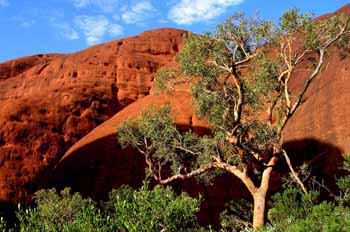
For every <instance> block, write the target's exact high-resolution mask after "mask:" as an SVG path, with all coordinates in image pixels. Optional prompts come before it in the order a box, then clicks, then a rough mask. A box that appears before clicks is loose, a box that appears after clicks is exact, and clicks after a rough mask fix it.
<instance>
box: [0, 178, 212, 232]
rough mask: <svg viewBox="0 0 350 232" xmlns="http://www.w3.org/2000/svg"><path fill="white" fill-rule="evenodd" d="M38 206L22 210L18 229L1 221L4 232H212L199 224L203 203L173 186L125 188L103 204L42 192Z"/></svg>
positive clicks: (64, 193)
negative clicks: (177, 192)
mask: <svg viewBox="0 0 350 232" xmlns="http://www.w3.org/2000/svg"><path fill="white" fill-rule="evenodd" d="M35 203H36V206H35V207H33V208H28V209H21V208H19V210H18V212H17V219H18V224H17V225H16V227H14V228H7V227H6V223H5V221H4V220H3V219H2V218H1V219H0V231H4V232H5V231H9V232H10V231H21V232H22V231H23V232H25V231H28V232H29V231H30V232H32V231H42V232H46V231H48V232H56V231H57V232H58V231H60V232H61V231H62V232H65V231H66V232H74V231H76V232H85V231H94V232H95V231H97V232H98V231H101V232H108V231H111V232H112V231H129V232H139V231H145V232H153V231H154V232H159V231H168V232H175V231H180V232H181V231H183V232H185V231H203V232H204V231H210V230H207V229H205V228H202V227H200V226H199V225H198V223H197V218H196V214H197V212H198V211H199V204H200V200H199V199H195V198H191V197H189V196H188V195H187V194H185V193H182V194H180V195H176V194H175V193H174V192H173V191H172V189H171V188H170V187H167V188H163V187H160V186H156V187H155V188H154V189H152V190H150V189H149V188H148V186H147V185H145V186H143V187H142V188H141V189H139V190H133V189H131V188H128V187H121V188H120V189H118V190H113V191H111V192H110V198H109V200H108V201H107V202H102V203H101V205H97V204H96V203H95V202H93V201H92V200H91V199H84V198H82V197H81V195H80V194H78V193H74V194H72V193H70V190H69V189H64V190H63V191H61V192H60V193H57V192H56V190H54V189H50V190H41V191H39V192H37V193H36V194H35Z"/></svg>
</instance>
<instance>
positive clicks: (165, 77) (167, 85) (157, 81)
mask: <svg viewBox="0 0 350 232" xmlns="http://www.w3.org/2000/svg"><path fill="white" fill-rule="evenodd" d="M176 74H177V73H176V70H172V69H161V70H159V71H158V72H157V74H156V76H155V77H154V80H153V89H154V92H155V94H159V93H160V92H162V91H163V90H167V91H169V90H172V89H173V87H174V85H176V83H177V82H178V80H177V79H176V77H177V76H176Z"/></svg>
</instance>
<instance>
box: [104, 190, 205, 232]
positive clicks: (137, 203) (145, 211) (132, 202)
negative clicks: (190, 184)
mask: <svg viewBox="0 0 350 232" xmlns="http://www.w3.org/2000/svg"><path fill="white" fill-rule="evenodd" d="M199 203H200V201H199V200H197V199H193V198H191V197H189V196H188V195H187V194H185V193H182V194H181V195H180V196H176V195H175V194H174V192H173V191H172V190H171V189H170V188H169V187H168V188H162V187H160V186H156V187H155V188H154V189H153V190H152V191H150V190H148V188H147V186H144V187H142V188H141V189H140V190H138V191H134V190H131V189H130V188H128V187H122V188H120V189H118V190H114V191H112V192H111V193H110V200H109V201H108V202H107V208H108V209H109V212H110V215H111V220H112V222H113V223H114V224H115V225H116V227H117V228H119V229H125V230H126V231H130V232H138V231H149V232H151V231H154V232H158V231H196V230H197V229H198V230H199V229H200V227H199V226H198V224H197V220H196V213H197V212H198V211H199Z"/></svg>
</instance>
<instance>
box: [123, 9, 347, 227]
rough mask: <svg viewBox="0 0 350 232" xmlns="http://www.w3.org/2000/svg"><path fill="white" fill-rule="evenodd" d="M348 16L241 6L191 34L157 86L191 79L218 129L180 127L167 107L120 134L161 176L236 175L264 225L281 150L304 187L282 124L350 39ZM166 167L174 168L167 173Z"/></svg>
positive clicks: (200, 111)
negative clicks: (269, 15)
mask: <svg viewBox="0 0 350 232" xmlns="http://www.w3.org/2000/svg"><path fill="white" fill-rule="evenodd" d="M348 21H349V19H348V17H345V16H343V15H336V16H332V17H330V18H328V19H326V20H323V21H319V22H313V21H312V19H311V17H310V15H308V14H299V13H298V11H297V10H296V9H292V10H289V11H287V12H285V13H284V14H283V15H282V17H281V19H280V22H279V24H278V25H277V26H275V25H273V23H272V22H269V21H264V20H262V19H260V18H258V17H256V16H254V17H251V18H246V17H245V16H244V15H243V14H242V13H238V14H235V15H233V16H232V17H229V18H228V19H227V21H226V22H225V23H223V24H219V25H218V26H217V30H216V31H215V32H213V33H207V34H205V35H189V37H188V39H187V40H186V44H185V46H184V48H183V49H182V51H181V53H180V54H179V55H178V57H177V61H178V62H179V64H180V70H179V71H178V72H176V71H174V70H170V71H162V72H161V73H160V75H159V76H158V77H157V78H156V79H155V86H158V87H163V88H167V89H168V90H169V89H172V90H176V85H177V83H179V82H183V81H186V82H189V83H190V84H191V91H190V92H191V96H192V101H193V104H194V107H195V110H196V113H197V115H198V116H199V117H200V118H204V119H206V120H207V121H208V122H209V124H210V127H211V129H212V134H211V135H210V136H204V137H201V138H200V137H197V136H196V135H193V134H192V133H190V132H186V133H180V132H179V131H178V130H177V128H176V127H175V126H174V122H173V121H172V120H171V118H170V117H169V115H168V114H169V108H167V107H166V108H162V109H160V110H159V111H156V110H154V109H151V110H148V111H146V112H144V114H143V115H142V116H143V117H141V118H138V119H135V120H132V121H129V122H126V123H125V124H123V125H122V126H121V128H119V129H118V135H119V137H118V139H119V142H120V143H121V144H122V145H125V146H126V145H131V146H133V147H135V148H137V149H138V150H139V152H140V153H141V154H143V155H144V157H145V159H146V162H147V165H148V171H149V174H150V175H151V176H153V177H154V179H156V180H157V181H158V182H159V183H161V184H167V183H170V182H171V181H174V180H177V179H186V178H190V177H193V176H197V175H200V174H203V173H207V172H208V171H210V170H213V169H219V170H222V171H226V172H229V173H231V174H233V175H235V176H236V177H238V178H239V179H240V180H241V181H242V183H243V184H244V185H245V186H246V187H247V189H248V190H249V192H250V193H251V195H252V197H253V200H254V210H253V211H254V212H253V227H254V228H258V227H260V226H262V225H264V221H265V220H264V215H265V203H266V198H267V192H268V190H269V182H270V176H271V173H272V171H273V168H274V167H275V165H276V163H277V162H278V160H279V159H280V158H281V157H284V158H285V159H286V160H287V164H288V165H289V168H290V169H291V171H292V173H293V174H294V177H295V178H296V179H297V180H298V182H299V184H300V185H301V186H302V187H303V184H302V183H301V181H300V180H299V178H298V176H297V175H296V174H295V172H294V170H293V168H292V165H291V162H290V160H289V157H288V155H287V153H286V152H285V151H284V150H283V149H282V143H283V130H284V128H285V126H286V124H287V122H288V120H289V119H290V118H291V117H292V116H293V114H294V113H295V112H296V111H297V109H298V108H299V107H300V105H301V103H302V100H303V97H304V95H305V92H306V91H307V89H308V87H309V86H310V84H311V82H312V81H313V80H314V79H315V78H316V77H317V76H318V75H319V73H320V72H321V71H322V67H323V65H324V63H325V61H324V58H325V54H326V51H327V49H328V48H329V47H330V46H332V45H334V44H337V45H341V44H344V42H346V41H347V37H346V34H347V33H348V32H349V27H348ZM301 66H302V67H303V68H304V69H306V71H304V73H306V75H307V77H306V79H305V82H304V86H303V88H302V89H301V90H300V92H298V93H296V92H294V93H293V94H292V93H291V90H290V88H289V82H290V80H291V78H292V76H293V75H294V76H295V75H296V71H297V70H298V69H299V68H300V67H301ZM164 167H171V169H172V173H171V175H169V176H166V177H165V178H164V177H162V169H163V168H164ZM303 189H304V191H305V192H306V189H305V188H304V187H303Z"/></svg>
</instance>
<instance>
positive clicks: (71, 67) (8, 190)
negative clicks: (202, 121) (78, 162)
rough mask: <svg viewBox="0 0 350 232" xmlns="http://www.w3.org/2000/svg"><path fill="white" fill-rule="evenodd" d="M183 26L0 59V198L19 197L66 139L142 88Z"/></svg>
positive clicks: (168, 59)
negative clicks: (58, 51)
mask: <svg viewBox="0 0 350 232" xmlns="http://www.w3.org/2000/svg"><path fill="white" fill-rule="evenodd" d="M184 34H185V31H182V30H176V29H160V30H154V31H148V32H145V33H142V34H140V35H139V36H135V37H130V38H125V39H121V40H116V41H112V42H109V43H105V44H101V45H97V46H93V47H91V48H89V49H86V50H84V51H81V52H77V53H74V54H69V55H37V56H31V57H25V58H20V59H17V60H14V61H8V62H5V63H2V64H0V105H1V108H0V201H5V202H7V201H18V200H20V199H25V198H26V197H27V196H28V195H27V193H28V191H29V192H31V191H34V190H36V188H37V187H38V185H40V184H41V182H42V180H45V178H47V177H46V176H47V175H48V174H49V173H50V172H51V167H52V166H54V165H55V164H56V162H57V161H58V160H59V159H60V158H61V157H62V155H63V154H64V152H65V151H66V150H67V149H68V148H69V147H70V146H71V145H73V144H74V143H75V142H76V141H78V140H79V139H80V138H81V137H83V136H84V135H86V134H87V133H89V132H90V131H91V130H92V129H93V128H95V127H96V126H97V125H99V124H101V123H102V122H104V121H105V120H107V119H109V118H110V117H111V116H113V115H114V114H115V113H116V112H118V111H119V110H120V109H122V108H123V107H125V106H126V105H128V104H129V103H131V102H133V101H135V100H137V99H139V98H142V97H144V96H146V95H147V94H148V93H149V90H150V88H151V83H152V80H153V77H154V74H155V73H156V71H157V69H158V68H160V67H163V66H173V65H175V62H174V61H173V57H174V56H175V54H176V53H177V52H178V51H179V49H180V48H181V46H182V44H183V35H184ZM42 176H44V178H41V177H42Z"/></svg>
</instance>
